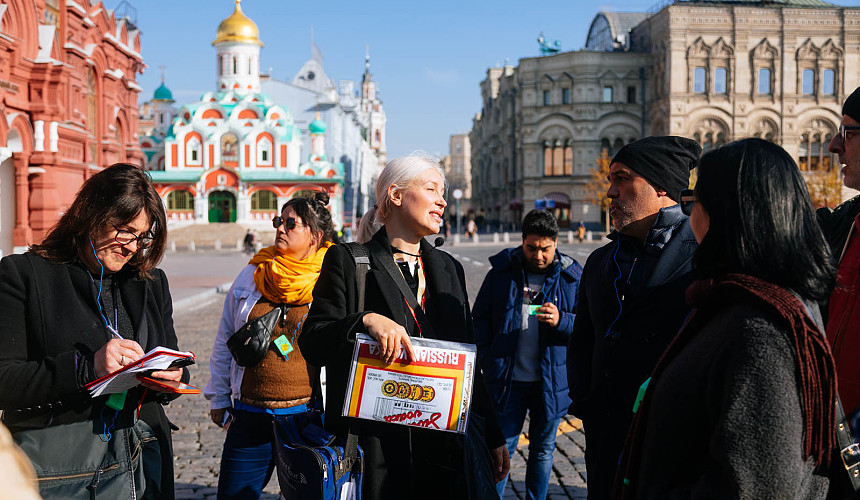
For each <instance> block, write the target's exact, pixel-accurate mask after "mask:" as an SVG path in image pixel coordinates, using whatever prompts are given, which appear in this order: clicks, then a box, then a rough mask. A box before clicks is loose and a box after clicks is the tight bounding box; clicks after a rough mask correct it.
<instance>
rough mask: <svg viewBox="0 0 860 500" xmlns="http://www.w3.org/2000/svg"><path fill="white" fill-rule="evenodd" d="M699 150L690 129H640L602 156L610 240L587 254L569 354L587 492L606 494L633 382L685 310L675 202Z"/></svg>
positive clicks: (687, 266)
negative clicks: (649, 132) (655, 132)
mask: <svg viewBox="0 0 860 500" xmlns="http://www.w3.org/2000/svg"><path fill="white" fill-rule="evenodd" d="M700 153H701V148H700V147H699V144H698V143H696V142H695V141H692V140H690V139H685V138H683V137H671V136H670V137H646V138H644V139H640V140H638V141H635V142H632V143H630V144H628V145H626V146H624V147H623V148H621V150H619V151H618V153H617V154H616V155H615V157H614V158H613V159H612V163H611V164H610V166H609V182H610V184H609V188H608V189H607V191H606V196H607V197H609V198H610V199H611V200H612V202H611V204H610V212H609V213H610V216H611V217H612V224H613V226H614V228H615V230H614V231H613V232H612V233H610V234H609V238H610V239H611V240H613V241H612V242H611V243H608V244H606V245H605V246H603V247H601V248H598V249H597V250H595V251H594V252H593V253H592V254H591V255H590V256H589V257H588V260H587V261H586V263H585V268H584V269H583V272H582V282H581V285H580V287H581V288H580V294H579V299H578V303H577V308H576V313H577V314H576V319H575V321H574V325H573V333H572V334H571V338H570V344H569V347H568V353H569V356H568V358H567V363H568V369H567V375H568V379H569V384H570V396H571V399H572V401H573V403H572V404H571V406H570V413H572V414H573V415H576V416H577V417H579V418H580V419H582V422H583V426H584V430H585V440H586V451H585V461H586V468H587V470H588V498H589V499H590V500H595V499H603V498H608V497H609V493H610V490H611V487H612V480H613V477H614V475H615V471H616V468H617V464H618V456H619V454H620V453H621V450H622V447H623V445H624V438H625V437H626V435H627V429H628V427H629V426H630V422H631V420H632V417H633V413H632V411H631V410H632V407H633V401H634V399H635V398H636V394H637V392H638V390H639V387H640V385H641V384H642V383H643V382H645V380H646V379H647V378H648V376H649V375H650V373H651V369H652V368H654V365H655V364H656V363H657V360H658V359H659V358H660V356H661V355H662V354H663V351H664V349H665V348H666V346H667V345H668V344H669V341H670V340H672V337H673V336H674V335H675V334H676V333H677V332H678V329H679V328H680V327H681V324H682V323H683V321H684V318H685V317H686V316H687V313H688V312H689V310H690V308H689V306H688V305H687V304H686V302H685V300H684V292H685V290H686V289H687V287H688V286H689V285H690V283H691V282H692V281H693V271H692V265H691V261H692V256H693V252H694V250H695V249H696V238H695V235H694V234H693V232H692V230H691V229H690V223H689V221H688V217H687V216H686V215H684V214H683V213H682V212H681V207H680V206H679V205H678V202H679V201H680V193H681V190H682V189H686V188H687V187H688V185H689V179H690V169H692V168H693V167H694V166H695V164H696V161H697V160H698V158H699V154H700Z"/></svg>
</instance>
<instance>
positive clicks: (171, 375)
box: [140, 367, 182, 391]
mask: <svg viewBox="0 0 860 500" xmlns="http://www.w3.org/2000/svg"><path fill="white" fill-rule="evenodd" d="M149 377H150V378H157V379H161V380H171V381H174V382H179V381H180V380H182V368H179V367H174V368H168V369H166V370H158V371H154V372H152V373H151V374H150V375H149ZM140 385H142V386H144V387H146V388H148V389H152V390H154V391H163V390H164V388H160V387H158V386H157V385H152V384H149V383H146V382H141V383H140Z"/></svg>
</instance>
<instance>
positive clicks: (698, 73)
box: [693, 66, 705, 94]
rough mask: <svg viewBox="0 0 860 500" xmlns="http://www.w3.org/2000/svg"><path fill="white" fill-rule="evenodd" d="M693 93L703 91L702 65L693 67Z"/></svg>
mask: <svg viewBox="0 0 860 500" xmlns="http://www.w3.org/2000/svg"><path fill="white" fill-rule="evenodd" d="M693 93H696V94H704V93H705V68H704V67H702V66H699V67H696V68H694V69H693Z"/></svg>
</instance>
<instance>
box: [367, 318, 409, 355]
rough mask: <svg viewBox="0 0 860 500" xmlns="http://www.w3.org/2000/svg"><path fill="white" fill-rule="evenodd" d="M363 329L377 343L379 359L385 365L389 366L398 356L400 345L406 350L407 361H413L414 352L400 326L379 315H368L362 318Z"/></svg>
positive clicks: (404, 330) (407, 336)
mask: <svg viewBox="0 0 860 500" xmlns="http://www.w3.org/2000/svg"><path fill="white" fill-rule="evenodd" d="M362 321H363V322H364V327H365V328H366V329H367V333H368V334H369V335H370V336H371V337H373V339H374V340H376V341H377V342H379V347H380V351H381V352H380V354H379V359H381V360H382V361H383V362H384V363H385V364H386V365H390V364H391V363H393V362H394V360H395V359H397V357H398V356H400V345H401V344H403V348H404V349H406V353H407V354H408V355H409V359H415V351H414V350H413V349H412V342H411V341H410V340H409V334H408V333H406V329H405V328H403V327H402V326H401V325H399V324H397V323H395V322H394V320H392V319H390V318H387V317H385V316H383V315H381V314H377V313H368V314H365V315H364V318H362Z"/></svg>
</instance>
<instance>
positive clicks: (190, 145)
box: [185, 135, 203, 165]
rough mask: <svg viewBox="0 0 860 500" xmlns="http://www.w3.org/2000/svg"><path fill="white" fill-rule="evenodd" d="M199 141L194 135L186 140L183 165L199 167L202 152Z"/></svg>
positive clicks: (201, 161) (201, 160)
mask: <svg viewBox="0 0 860 500" xmlns="http://www.w3.org/2000/svg"><path fill="white" fill-rule="evenodd" d="M202 149H203V148H202V144H201V143H200V139H198V138H197V136H196V135H194V136H191V137H189V138H188V141H187V142H186V143H185V164H186V165H201V164H202V163H203V151H202Z"/></svg>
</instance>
